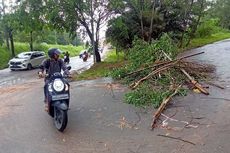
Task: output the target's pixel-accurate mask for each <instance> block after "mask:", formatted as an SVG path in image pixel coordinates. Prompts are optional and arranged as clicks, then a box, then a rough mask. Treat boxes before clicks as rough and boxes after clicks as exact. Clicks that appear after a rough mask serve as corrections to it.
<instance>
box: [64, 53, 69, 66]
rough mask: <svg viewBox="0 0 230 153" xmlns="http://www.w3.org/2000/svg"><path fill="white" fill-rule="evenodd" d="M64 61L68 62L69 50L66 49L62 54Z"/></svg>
mask: <svg viewBox="0 0 230 153" xmlns="http://www.w3.org/2000/svg"><path fill="white" fill-rule="evenodd" d="M64 62H65V63H67V64H69V52H68V51H67V52H66V53H65V55H64Z"/></svg>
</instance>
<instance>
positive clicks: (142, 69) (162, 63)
mask: <svg viewBox="0 0 230 153" xmlns="http://www.w3.org/2000/svg"><path fill="white" fill-rule="evenodd" d="M172 62H173V61H164V62H160V63H155V64H154V65H152V66H149V67H146V68H141V69H139V70H137V71H133V72H130V73H128V74H126V75H132V74H134V73H138V72H140V71H144V70H147V69H151V68H154V67H157V66H161V65H164V64H168V63H172Z"/></svg>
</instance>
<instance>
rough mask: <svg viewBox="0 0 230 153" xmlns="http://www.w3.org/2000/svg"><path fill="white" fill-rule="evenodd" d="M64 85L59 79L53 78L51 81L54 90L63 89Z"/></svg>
mask: <svg viewBox="0 0 230 153" xmlns="http://www.w3.org/2000/svg"><path fill="white" fill-rule="evenodd" d="M64 87H65V85H64V83H63V82H62V80H61V79H55V80H54V83H53V88H54V90H55V91H57V92H60V91H62V90H63V89H64Z"/></svg>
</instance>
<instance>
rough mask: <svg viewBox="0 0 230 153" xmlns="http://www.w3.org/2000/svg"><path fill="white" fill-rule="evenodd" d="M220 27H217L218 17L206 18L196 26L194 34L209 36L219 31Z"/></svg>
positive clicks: (201, 36)
mask: <svg viewBox="0 0 230 153" xmlns="http://www.w3.org/2000/svg"><path fill="white" fill-rule="evenodd" d="M221 30H222V29H221V28H220V27H219V20H218V19H210V20H206V21H204V22H203V23H201V25H200V26H199V27H198V29H197V32H196V36H197V37H200V38H203V37H208V36H211V35H212V34H215V33H217V32H220V31H221Z"/></svg>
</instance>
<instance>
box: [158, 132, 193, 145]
mask: <svg viewBox="0 0 230 153" xmlns="http://www.w3.org/2000/svg"><path fill="white" fill-rule="evenodd" d="M157 136H161V137H165V138H170V139H175V140H180V141H183V142H186V143H189V144H192V145H196V144H195V143H193V142H191V141H188V140H184V139H182V138H180V137H172V136H167V135H162V134H158V135H157Z"/></svg>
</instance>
